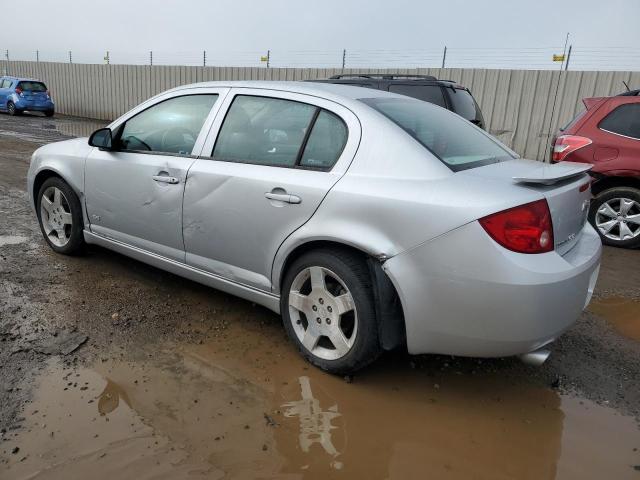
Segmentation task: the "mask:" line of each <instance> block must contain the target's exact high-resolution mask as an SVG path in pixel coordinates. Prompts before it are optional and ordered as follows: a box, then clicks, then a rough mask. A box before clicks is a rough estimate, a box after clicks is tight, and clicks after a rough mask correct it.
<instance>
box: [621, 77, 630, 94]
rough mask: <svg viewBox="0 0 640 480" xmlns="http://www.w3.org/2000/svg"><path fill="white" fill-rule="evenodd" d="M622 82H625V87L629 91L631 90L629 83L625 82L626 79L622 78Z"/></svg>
mask: <svg viewBox="0 0 640 480" xmlns="http://www.w3.org/2000/svg"><path fill="white" fill-rule="evenodd" d="M622 83H624V86H625V88H626V89H627V92H630V91H631V89H630V88H629V85H627V82H625V81H624V80H622Z"/></svg>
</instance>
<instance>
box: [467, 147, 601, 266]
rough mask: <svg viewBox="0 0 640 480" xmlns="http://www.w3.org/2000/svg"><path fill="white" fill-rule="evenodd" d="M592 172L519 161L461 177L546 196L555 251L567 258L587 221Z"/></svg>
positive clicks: (576, 166)
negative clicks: (509, 186) (483, 180)
mask: <svg viewBox="0 0 640 480" xmlns="http://www.w3.org/2000/svg"><path fill="white" fill-rule="evenodd" d="M590 168H591V165H587V164H582V163H575V162H561V163H557V164H548V163H541V162H537V161H534V160H524V159H516V160H510V161H507V162H501V163H495V164H492V165H487V166H484V167H479V168H474V169H470V170H465V171H464V172H460V173H461V174H464V175H473V176H479V177H484V178H487V179H493V180H495V179H502V180H504V181H505V182H510V183H512V184H515V185H517V186H518V187H519V188H523V189H527V190H529V191H535V192H537V193H539V194H540V195H542V196H543V197H544V198H545V199H546V200H547V203H548V204H549V210H550V211H551V220H552V222H553V238H554V244H555V250H556V252H558V253H559V254H560V255H564V254H565V253H566V252H568V251H569V250H571V248H572V247H573V246H574V245H575V244H576V243H577V241H578V240H579V238H580V234H581V231H582V228H583V227H584V225H585V223H586V221H587V214H588V212H589V201H590V199H591V189H590V188H589V183H590V181H591V178H590V177H589V175H588V174H587V173H586V172H587V171H589V169H590ZM514 206H516V205H514Z"/></svg>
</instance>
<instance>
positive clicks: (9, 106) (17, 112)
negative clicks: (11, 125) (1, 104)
mask: <svg viewBox="0 0 640 480" xmlns="http://www.w3.org/2000/svg"><path fill="white" fill-rule="evenodd" d="M7 112H9V115H11V116H12V117H13V116H16V115H20V114H22V111H21V110H18V108H16V105H15V103H13V102H12V101H11V100H9V101H8V102H7Z"/></svg>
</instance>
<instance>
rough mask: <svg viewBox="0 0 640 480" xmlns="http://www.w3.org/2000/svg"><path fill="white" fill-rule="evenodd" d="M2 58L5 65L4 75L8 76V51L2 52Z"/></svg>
mask: <svg viewBox="0 0 640 480" xmlns="http://www.w3.org/2000/svg"><path fill="white" fill-rule="evenodd" d="M4 56H5V58H6V65H5V66H4V74H5V75H9V50H8V49H7V50H5V51H4Z"/></svg>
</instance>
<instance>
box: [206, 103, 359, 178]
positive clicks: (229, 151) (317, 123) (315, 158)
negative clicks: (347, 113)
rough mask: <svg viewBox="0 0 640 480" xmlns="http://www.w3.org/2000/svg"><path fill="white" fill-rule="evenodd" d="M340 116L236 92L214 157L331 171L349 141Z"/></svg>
mask: <svg viewBox="0 0 640 480" xmlns="http://www.w3.org/2000/svg"><path fill="white" fill-rule="evenodd" d="M346 137H347V129H346V126H345V125H344V123H343V122H342V120H341V119H339V118H338V117H337V116H336V115H334V114H332V113H330V112H327V111H325V110H322V109H320V108H319V107H316V106H314V105H309V104H306V103H301V102H296V101H292V100H285V99H281V98H270V97H258V96H251V95H238V96H237V97H236V98H235V99H234V101H233V103H232V104H231V107H229V111H228V112H227V115H226V117H225V119H224V123H223V124H222V127H221V129H220V133H219V134H218V138H217V140H216V144H215V146H214V148H213V154H212V156H213V158H214V160H221V161H228V162H242V163H252V164H256V165H267V166H272V167H289V168H292V167H296V166H302V167H307V168H315V169H321V170H325V169H330V168H331V167H332V166H333V165H334V164H335V162H336V160H337V159H338V157H339V156H340V153H341V152H342V149H343V148H344V144H345V143H346Z"/></svg>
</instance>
